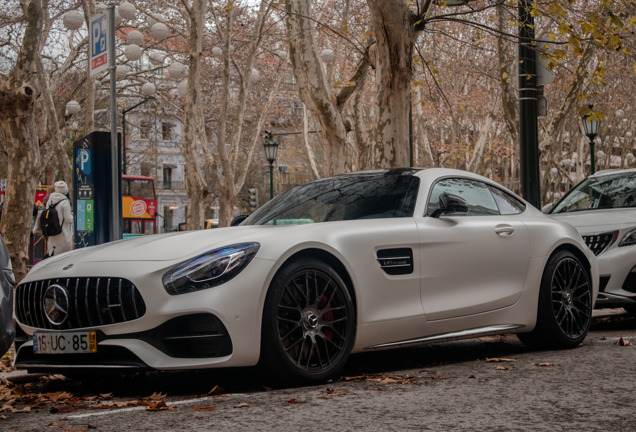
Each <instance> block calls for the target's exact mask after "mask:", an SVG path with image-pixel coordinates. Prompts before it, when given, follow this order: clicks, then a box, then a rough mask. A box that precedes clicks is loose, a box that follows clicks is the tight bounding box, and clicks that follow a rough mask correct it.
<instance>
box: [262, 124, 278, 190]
mask: <svg viewBox="0 0 636 432" xmlns="http://www.w3.org/2000/svg"><path fill="white" fill-rule="evenodd" d="M263 147H264V148H265V158H266V159H267V162H269V199H272V198H274V162H276V154H277V153H278V143H277V142H276V141H274V135H273V134H272V131H265V141H264V142H263Z"/></svg>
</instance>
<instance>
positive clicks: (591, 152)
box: [590, 137, 596, 174]
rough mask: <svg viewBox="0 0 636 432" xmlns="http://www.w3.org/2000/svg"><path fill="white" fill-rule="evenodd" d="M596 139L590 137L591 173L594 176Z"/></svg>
mask: <svg viewBox="0 0 636 432" xmlns="http://www.w3.org/2000/svg"><path fill="white" fill-rule="evenodd" d="M594 138H595V137H590V172H591V174H594V173H595V172H596V162H595V161H594Z"/></svg>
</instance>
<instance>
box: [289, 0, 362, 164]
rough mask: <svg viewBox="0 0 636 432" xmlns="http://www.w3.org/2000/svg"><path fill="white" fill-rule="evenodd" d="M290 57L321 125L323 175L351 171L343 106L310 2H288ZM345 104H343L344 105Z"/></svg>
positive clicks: (301, 92) (303, 96)
mask: <svg viewBox="0 0 636 432" xmlns="http://www.w3.org/2000/svg"><path fill="white" fill-rule="evenodd" d="M285 11H286V12H287V33H288V39H289V57H290V60H291V63H292V67H293V69H294V76H295V78H296V83H297V84H298V92H299V95H300V99H301V100H302V101H303V103H304V104H305V105H306V106H307V108H308V109H309V110H310V111H311V112H312V113H313V114H314V115H315V116H316V118H317V119H318V121H319V122H320V127H321V130H322V136H323V142H324V146H325V148H324V160H325V161H326V163H327V166H326V167H321V168H322V173H321V175H326V174H336V173H343V172H346V171H348V170H349V169H350V166H351V165H350V161H349V160H348V158H347V155H346V151H345V150H346V134H347V131H346V129H345V126H344V120H343V117H342V113H341V106H342V105H338V103H337V98H335V97H334V96H333V95H332V92H331V90H330V88H329V84H328V82H327V77H326V74H325V71H324V69H323V67H322V63H321V61H320V57H319V55H318V49H317V45H316V42H315V39H314V33H313V32H314V30H313V24H314V22H313V20H312V19H311V7H310V2H309V0H287V1H286V2H285ZM344 102H345V101H342V103H344Z"/></svg>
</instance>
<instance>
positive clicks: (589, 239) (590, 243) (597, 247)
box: [583, 231, 618, 255]
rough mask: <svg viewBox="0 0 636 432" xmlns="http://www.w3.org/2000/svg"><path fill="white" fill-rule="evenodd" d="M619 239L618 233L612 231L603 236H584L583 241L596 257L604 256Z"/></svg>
mask: <svg viewBox="0 0 636 432" xmlns="http://www.w3.org/2000/svg"><path fill="white" fill-rule="evenodd" d="M617 237H618V231H611V232H606V233H602V234H594V235H584V236H583V240H585V244H586V245H587V247H589V248H590V249H591V250H592V252H593V253H594V255H600V254H602V253H603V252H604V251H605V249H607V248H608V247H609V246H610V245H611V244H612V243H614V241H615V240H616V238H617Z"/></svg>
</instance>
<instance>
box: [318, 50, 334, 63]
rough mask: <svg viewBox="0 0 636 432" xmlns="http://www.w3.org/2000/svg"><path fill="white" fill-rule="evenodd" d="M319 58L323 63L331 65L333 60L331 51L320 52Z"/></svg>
mask: <svg viewBox="0 0 636 432" xmlns="http://www.w3.org/2000/svg"><path fill="white" fill-rule="evenodd" d="M320 58H321V59H322V61H323V62H325V63H331V62H332V60H333V50H330V49H324V50H322V52H321V53H320Z"/></svg>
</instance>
